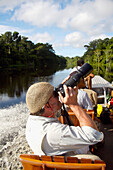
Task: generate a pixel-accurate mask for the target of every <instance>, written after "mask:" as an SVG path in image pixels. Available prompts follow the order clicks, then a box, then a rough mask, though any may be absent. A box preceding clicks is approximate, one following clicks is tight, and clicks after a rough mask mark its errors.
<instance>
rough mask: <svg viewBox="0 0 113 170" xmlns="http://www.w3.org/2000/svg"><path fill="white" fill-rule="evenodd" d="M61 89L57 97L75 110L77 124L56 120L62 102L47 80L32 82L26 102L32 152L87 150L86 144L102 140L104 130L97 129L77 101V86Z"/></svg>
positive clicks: (73, 152) (59, 152) (29, 141)
mask: <svg viewBox="0 0 113 170" xmlns="http://www.w3.org/2000/svg"><path fill="white" fill-rule="evenodd" d="M64 91H65V97H63V96H62V95H61V93H59V96H60V99H61V101H62V103H64V104H66V105H68V106H69V107H70V108H71V110H72V111H73V112H74V114H75V116H76V117H77V119H78V120H79V124H80V126H77V127H75V126H69V125H65V124H61V123H60V122H59V121H58V119H57V118H56V114H57V111H58V110H59V109H60V108H61V106H62V104H61V103H60V101H59V98H58V96H57V95H56V94H55V93H54V87H53V86H52V85H50V84H49V83H47V82H40V83H35V84H33V85H31V86H30V88H29V89H28V91H27V94H26V103H27V106H28V108H29V110H30V116H29V118H28V121H27V125H26V139H27V141H28V144H29V145H30V147H31V149H32V150H33V152H34V154H38V155H51V156H52V155H77V154H80V153H81V154H87V153H88V151H86V150H85V148H86V147H87V146H89V145H93V144H96V143H98V142H101V141H102V140H103V133H101V132H99V131H98V129H97V126H96V124H95V123H94V121H93V120H92V119H91V117H90V116H89V115H88V114H87V113H86V112H84V110H83V109H82V108H81V107H80V106H79V105H78V103H77V93H78V92H77V88H76V87H75V88H74V89H72V88H71V87H67V86H65V85H64ZM84 150H85V151H84ZM85 157H86V156H85ZM89 157H90V158H91V159H93V158H94V157H95V155H91V154H90V155H89ZM92 157H93V158H92ZM96 159H97V157H96Z"/></svg>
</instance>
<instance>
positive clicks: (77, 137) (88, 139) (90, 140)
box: [46, 124, 103, 150]
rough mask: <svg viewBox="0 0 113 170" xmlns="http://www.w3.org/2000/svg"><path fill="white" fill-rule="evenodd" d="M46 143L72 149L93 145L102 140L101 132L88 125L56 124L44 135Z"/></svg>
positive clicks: (63, 148)
mask: <svg viewBox="0 0 113 170" xmlns="http://www.w3.org/2000/svg"><path fill="white" fill-rule="evenodd" d="M46 139H47V142H48V145H49V146H51V147H52V148H59V149H60V150H65V149H66V150H73V149H77V148H82V147H84V146H87V145H93V144H96V143H98V142H100V141H102V140H103V133H101V132H98V131H97V130H95V129H93V128H91V127H88V126H83V127H79V126H77V127H75V126H68V125H62V124H61V125H60V126H57V127H56V128H55V129H54V130H53V129H51V131H50V132H49V133H48V134H47V136H46Z"/></svg>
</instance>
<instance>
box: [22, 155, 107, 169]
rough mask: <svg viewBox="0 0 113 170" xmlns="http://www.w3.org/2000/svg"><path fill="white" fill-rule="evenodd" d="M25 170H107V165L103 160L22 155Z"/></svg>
mask: <svg viewBox="0 0 113 170" xmlns="http://www.w3.org/2000/svg"><path fill="white" fill-rule="evenodd" d="M20 161H21V163H22V164H23V167H24V170H54V169H55V170H61V169H65V170H67V169H75V170H105V167H106V164H105V163H104V161H102V160H95V161H92V160H91V159H83V158H82V159H78V158H76V157H67V158H65V157H64V156H45V155H43V156H41V157H39V156H38V155H27V154H22V155H20Z"/></svg>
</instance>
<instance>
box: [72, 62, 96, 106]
mask: <svg viewBox="0 0 113 170" xmlns="http://www.w3.org/2000/svg"><path fill="white" fill-rule="evenodd" d="M83 64H84V60H83V59H80V60H78V61H77V67H74V68H73V69H72V71H71V73H70V75H72V74H73V73H75V72H76V71H77V70H79V69H80V67H81V66H82V65H83ZM93 77H94V74H93V73H90V74H89V75H88V76H87V77H86V78H84V79H82V80H81V83H80V85H79V89H83V91H85V92H86V93H87V94H88V96H89V98H90V100H91V102H92V105H93V107H95V106H96V105H97V93H96V92H95V91H93V90H91V89H92V78H93Z"/></svg>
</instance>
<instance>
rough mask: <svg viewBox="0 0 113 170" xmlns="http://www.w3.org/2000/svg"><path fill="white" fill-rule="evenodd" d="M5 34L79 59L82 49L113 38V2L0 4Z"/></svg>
mask: <svg viewBox="0 0 113 170" xmlns="http://www.w3.org/2000/svg"><path fill="white" fill-rule="evenodd" d="M6 31H11V32H13V31H17V32H19V34H20V35H22V36H26V37H28V38H29V39H30V40H31V41H32V42H34V43H38V42H42V43H49V44H52V46H53V48H54V50H55V53H56V54H57V55H63V56H64V57H66V56H69V57H75V56H82V55H83V54H84V52H85V48H84V45H86V44H88V43H89V42H91V41H93V40H95V39H98V38H101V39H104V38H107V37H108V38H111V37H113V0H0V34H4V33H5V32H6Z"/></svg>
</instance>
